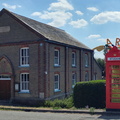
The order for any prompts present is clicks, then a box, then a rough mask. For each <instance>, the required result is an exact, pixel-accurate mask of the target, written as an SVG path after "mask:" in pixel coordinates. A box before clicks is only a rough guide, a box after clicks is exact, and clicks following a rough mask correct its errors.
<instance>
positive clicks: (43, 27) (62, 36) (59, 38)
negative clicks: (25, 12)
mask: <svg viewBox="0 0 120 120" xmlns="http://www.w3.org/2000/svg"><path fill="white" fill-rule="evenodd" d="M4 12H5V13H8V14H9V15H12V16H14V17H15V18H17V19H18V20H20V21H21V22H22V23H23V24H25V25H27V26H28V27H29V28H31V29H33V30H34V31H35V32H37V33H38V34H40V35H42V36H44V37H45V38H46V39H48V40H52V41H55V42H60V43H64V44H68V45H72V46H76V47H80V48H85V49H90V48H89V47H87V46H86V45H84V44H83V43H81V42H79V41H78V40H77V39H75V38H73V37H72V36H71V35H70V34H68V33H66V32H65V31H64V30H61V29H59V28H56V27H53V26H50V25H47V24H44V23H41V22H38V21H35V20H33V19H30V18H27V17H24V16H21V15H18V14H16V13H13V12H10V11H8V10H6V9H4V8H3V9H2V10H1V12H0V14H3V13H4Z"/></svg>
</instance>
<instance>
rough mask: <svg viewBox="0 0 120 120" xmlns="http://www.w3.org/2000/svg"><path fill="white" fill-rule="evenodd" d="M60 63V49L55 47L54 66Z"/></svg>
mask: <svg viewBox="0 0 120 120" xmlns="http://www.w3.org/2000/svg"><path fill="white" fill-rule="evenodd" d="M59 65H60V51H59V50H58V49H55V51H54V66H59Z"/></svg>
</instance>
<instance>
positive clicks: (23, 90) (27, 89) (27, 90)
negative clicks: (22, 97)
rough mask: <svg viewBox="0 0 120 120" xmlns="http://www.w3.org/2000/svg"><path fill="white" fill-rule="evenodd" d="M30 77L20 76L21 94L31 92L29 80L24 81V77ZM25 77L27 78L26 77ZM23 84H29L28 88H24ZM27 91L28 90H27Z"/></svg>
mask: <svg viewBox="0 0 120 120" xmlns="http://www.w3.org/2000/svg"><path fill="white" fill-rule="evenodd" d="M25 74H26V75H29V73H21V74H20V92H24V93H26V92H27V93H28V92H29V79H28V80H27V81H22V75H25ZM24 77H25V76H24ZM23 79H27V78H23ZM23 83H24V84H27V88H24V89H23V88H22V87H23V86H22V85H23ZM24 87H25V86H24ZM25 89H26V90H25Z"/></svg>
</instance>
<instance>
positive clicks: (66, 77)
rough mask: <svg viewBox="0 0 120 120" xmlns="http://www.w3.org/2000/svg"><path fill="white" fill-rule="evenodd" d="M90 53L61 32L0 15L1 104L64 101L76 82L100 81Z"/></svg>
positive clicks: (14, 15)
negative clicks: (4, 100) (4, 101)
mask: <svg viewBox="0 0 120 120" xmlns="http://www.w3.org/2000/svg"><path fill="white" fill-rule="evenodd" d="M93 54H94V53H93V50H91V49H90V48H89V47H87V46H85V45H84V44H82V43H81V42H79V41H77V40H76V39H75V38H73V37H72V36H70V35H69V34H68V33H66V32H65V31H64V30H61V29H58V28H55V27H52V26H50V25H47V24H43V23H40V22H37V21H35V20H32V19H29V18H26V17H23V16H21V15H18V14H15V13H12V12H10V11H8V10H6V9H2V10H1V11H0V100H3V99H9V100H11V101H27V102H28V101H32V102H33V101H39V100H46V99H55V98H61V97H65V96H67V95H69V94H71V93H72V91H73V88H74V85H75V83H76V82H79V81H89V80H93V79H101V77H102V76H101V69H100V68H99V66H98V65H97V63H96V62H95V60H94V57H93Z"/></svg>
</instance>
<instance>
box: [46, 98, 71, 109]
mask: <svg viewBox="0 0 120 120" xmlns="http://www.w3.org/2000/svg"><path fill="white" fill-rule="evenodd" d="M44 106H45V107H53V108H55V107H58V108H71V107H73V97H72V96H71V97H69V98H65V99H62V100H59V99H55V100H53V101H51V100H47V101H45V104H44Z"/></svg>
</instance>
